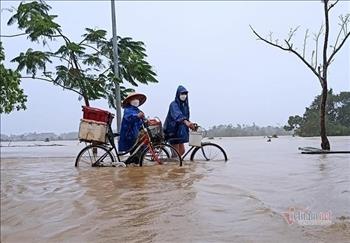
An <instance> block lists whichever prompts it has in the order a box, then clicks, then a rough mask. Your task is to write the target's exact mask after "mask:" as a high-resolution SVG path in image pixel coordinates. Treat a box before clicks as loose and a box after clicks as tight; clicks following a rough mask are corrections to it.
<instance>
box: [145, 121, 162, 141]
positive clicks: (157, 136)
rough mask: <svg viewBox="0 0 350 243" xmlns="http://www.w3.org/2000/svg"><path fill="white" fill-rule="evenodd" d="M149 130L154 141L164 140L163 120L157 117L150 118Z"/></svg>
mask: <svg viewBox="0 0 350 243" xmlns="http://www.w3.org/2000/svg"><path fill="white" fill-rule="evenodd" d="M148 130H149V135H150V137H151V141H152V142H162V141H163V137H164V136H163V128H162V122H161V121H160V120H159V119H157V118H153V119H148Z"/></svg>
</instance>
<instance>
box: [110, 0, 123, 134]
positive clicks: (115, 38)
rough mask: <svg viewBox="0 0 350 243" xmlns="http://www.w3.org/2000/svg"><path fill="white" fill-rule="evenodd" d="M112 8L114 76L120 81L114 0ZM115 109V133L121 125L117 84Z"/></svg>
mask: <svg viewBox="0 0 350 243" xmlns="http://www.w3.org/2000/svg"><path fill="white" fill-rule="evenodd" d="M111 8H112V32H113V39H112V42H113V62H114V75H115V77H116V78H117V79H118V80H120V77H119V67H118V62H119V59H118V44H117V19H116V14H115V0H111ZM115 103H116V104H115V107H116V119H115V120H116V121H117V132H120V123H121V107H120V106H121V99H120V86H119V83H118V82H117V83H116V84H115Z"/></svg>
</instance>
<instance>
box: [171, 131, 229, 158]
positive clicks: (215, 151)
mask: <svg viewBox="0 0 350 243" xmlns="http://www.w3.org/2000/svg"><path fill="white" fill-rule="evenodd" d="M193 132H194V133H195V134H194V136H195V138H194V139H193V141H191V135H192V134H191V132H190V141H189V146H190V149H189V150H188V151H187V152H186V153H185V154H184V155H183V156H182V157H181V160H184V159H185V157H186V156H187V155H188V154H189V153H190V152H192V153H191V155H190V161H195V160H196V161H225V162H226V161H227V160H228V159H227V154H226V152H225V150H224V149H223V148H222V147H221V146H220V145H218V144H216V143H212V142H203V141H202V140H203V138H205V137H206V131H205V130H204V129H203V128H202V127H201V126H199V125H198V124H195V129H194V130H193V131H192V133H193ZM172 141H176V138H175V139H167V140H166V142H167V144H170V142H172Z"/></svg>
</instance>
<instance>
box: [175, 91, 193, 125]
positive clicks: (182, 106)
mask: <svg viewBox="0 0 350 243" xmlns="http://www.w3.org/2000/svg"><path fill="white" fill-rule="evenodd" d="M183 92H187V93H188V91H187V89H186V88H185V87H184V86H182V85H179V87H177V90H176V97H175V102H176V103H177V104H178V105H179V108H180V110H181V111H182V113H183V115H184V116H186V117H187V119H188V118H189V117H190V107H189V104H188V95H187V98H186V100H185V101H181V100H180V94H181V93H183Z"/></svg>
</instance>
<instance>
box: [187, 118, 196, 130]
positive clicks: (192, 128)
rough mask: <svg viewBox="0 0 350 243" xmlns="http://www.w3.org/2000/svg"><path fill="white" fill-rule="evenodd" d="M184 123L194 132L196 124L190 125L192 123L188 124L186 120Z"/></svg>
mask: <svg viewBox="0 0 350 243" xmlns="http://www.w3.org/2000/svg"><path fill="white" fill-rule="evenodd" d="M184 123H185V125H186V126H187V127H188V128H189V129H191V130H196V124H195V123H192V122H190V121H188V120H185V121H184Z"/></svg>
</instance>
